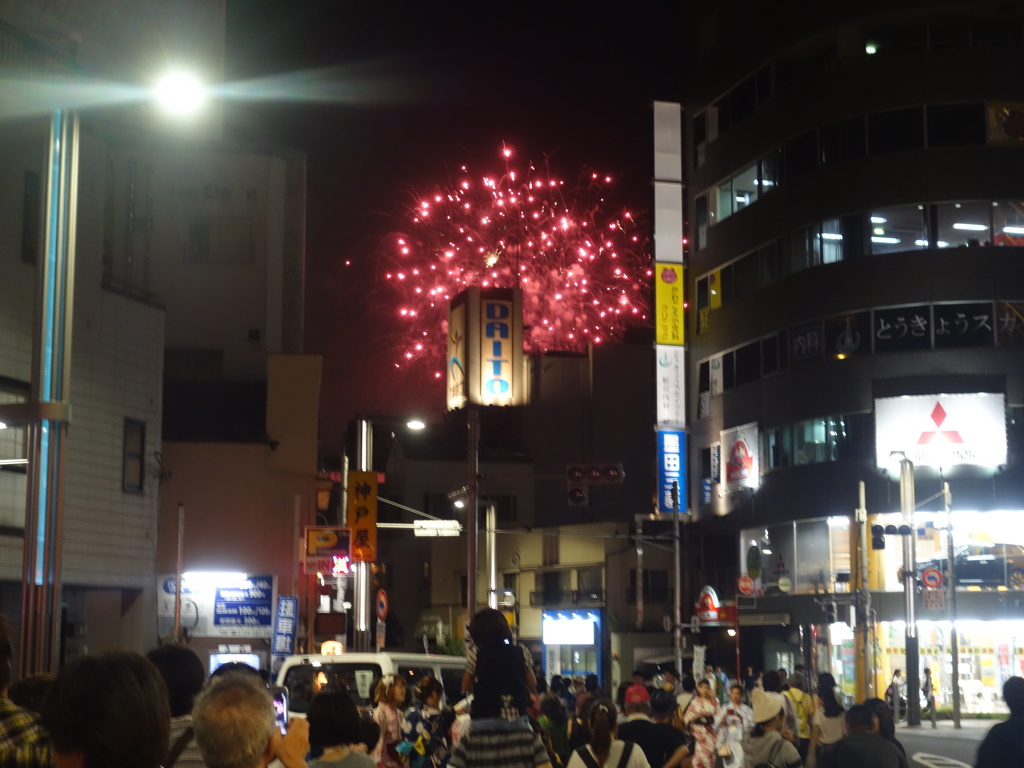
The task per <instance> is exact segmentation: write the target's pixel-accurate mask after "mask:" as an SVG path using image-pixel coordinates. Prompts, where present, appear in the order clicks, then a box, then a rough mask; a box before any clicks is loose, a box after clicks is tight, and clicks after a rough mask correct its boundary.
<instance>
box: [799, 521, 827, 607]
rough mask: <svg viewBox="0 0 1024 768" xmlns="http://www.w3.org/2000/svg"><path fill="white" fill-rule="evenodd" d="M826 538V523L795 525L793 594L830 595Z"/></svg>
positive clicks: (807, 522) (808, 522)
mask: <svg viewBox="0 0 1024 768" xmlns="http://www.w3.org/2000/svg"><path fill="white" fill-rule="evenodd" d="M829 538H830V537H829V524H828V521H827V520H803V521H800V522H797V523H796V563H795V567H796V589H795V591H796V592H798V593H803V594H806V593H808V592H813V593H819V592H820V593H824V592H832V591H833V589H832V587H833V580H832V562H831V547H830V541H829Z"/></svg>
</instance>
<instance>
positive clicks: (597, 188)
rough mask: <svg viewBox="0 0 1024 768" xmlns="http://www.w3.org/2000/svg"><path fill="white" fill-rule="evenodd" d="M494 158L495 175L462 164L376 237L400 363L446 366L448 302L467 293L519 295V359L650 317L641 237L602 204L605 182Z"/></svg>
mask: <svg viewBox="0 0 1024 768" xmlns="http://www.w3.org/2000/svg"><path fill="white" fill-rule="evenodd" d="M501 155H502V160H503V163H504V167H503V168H502V169H501V171H500V172H497V173H490V174H486V173H485V174H482V175H475V174H474V173H473V172H472V171H470V169H469V168H467V167H466V166H462V167H461V168H460V170H459V173H458V175H457V177H456V179H455V180H454V182H453V183H451V184H449V185H448V186H439V187H437V188H436V189H434V190H433V191H432V192H431V193H430V194H414V195H413V197H414V202H413V204H412V205H411V206H410V208H409V209H408V211H407V226H408V228H407V231H406V232H404V233H401V234H399V233H394V234H391V235H389V236H388V237H387V238H386V239H385V242H384V247H383V252H384V253H383V256H384V262H385V264H386V265H387V266H386V270H385V272H386V274H385V278H386V282H385V286H386V287H387V288H389V289H390V295H389V296H388V297H387V298H386V299H385V302H386V304H387V305H388V306H392V307H395V306H396V305H397V308H396V310H395V311H396V312H397V315H398V317H399V319H400V320H401V323H402V325H403V328H404V331H403V337H402V338H403V341H402V342H401V349H400V352H401V356H402V359H401V361H400V362H399V363H396V364H398V365H400V364H403V363H408V362H412V361H416V360H425V361H430V362H431V363H433V362H435V361H436V362H438V363H440V362H442V361H443V360H444V355H445V343H444V342H445V334H444V327H445V322H446V318H447V307H448V302H449V301H450V300H451V299H452V298H454V297H455V296H457V295H458V294H459V293H460V292H461V291H462V290H463V289H465V288H467V287H469V286H480V287H482V288H486V287H496V288H515V287H519V288H521V289H522V292H523V322H524V324H525V330H524V334H523V335H524V344H525V347H526V352H527V353H528V354H542V353H544V352H548V351H552V350H557V351H582V350H584V349H585V348H586V346H587V344H588V343H594V344H600V343H602V342H604V341H608V340H612V339H617V338H621V336H622V334H623V332H624V331H625V329H626V328H629V327H633V326H640V325H645V324H647V323H648V322H649V308H650V288H649V286H650V279H651V274H652V273H651V259H650V256H649V254H648V250H647V246H648V237H647V235H646V233H645V232H644V230H643V228H642V224H641V223H638V222H637V220H636V217H635V216H634V215H633V214H631V213H630V212H629V211H628V210H624V209H621V208H616V209H612V208H611V206H610V205H608V204H607V203H606V200H605V198H606V195H607V194H608V193H609V192H610V191H611V188H612V179H611V177H610V176H606V175H603V174H599V173H595V172H593V171H589V170H586V171H583V172H581V174H580V177H579V178H578V180H577V181H575V182H573V183H566V182H565V181H563V180H561V179H559V178H558V177H557V176H555V175H553V174H552V173H551V172H550V171H549V168H548V165H547V163H544V164H541V165H540V166H539V167H538V166H535V165H533V164H532V163H526V164H525V167H524V168H523V169H522V170H520V169H519V168H517V167H516V164H515V162H514V159H513V153H512V151H511V149H509V148H508V147H502V152H501ZM396 294H397V301H396V300H395V297H396Z"/></svg>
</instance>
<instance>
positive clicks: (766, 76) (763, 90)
mask: <svg viewBox="0 0 1024 768" xmlns="http://www.w3.org/2000/svg"><path fill="white" fill-rule="evenodd" d="M771 95H772V65H771V64H765V65H764V66H763V67H761V68H760V69H759V70H757V105H758V106H761V105H762V104H764V103H765V102H766V101H768V99H769V98H771Z"/></svg>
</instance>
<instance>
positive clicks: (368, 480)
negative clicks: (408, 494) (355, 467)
mask: <svg viewBox="0 0 1024 768" xmlns="http://www.w3.org/2000/svg"><path fill="white" fill-rule="evenodd" d="M346 522H347V523H348V527H349V530H350V531H351V536H352V541H351V546H352V551H351V555H350V558H351V561H352V562H353V563H372V562H375V561H376V560H377V473H376V472H349V473H348V498H347V499H346Z"/></svg>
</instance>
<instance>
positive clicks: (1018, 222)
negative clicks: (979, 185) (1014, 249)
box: [992, 200, 1024, 245]
mask: <svg viewBox="0 0 1024 768" xmlns="http://www.w3.org/2000/svg"><path fill="white" fill-rule="evenodd" d="M992 229H993V233H994V236H993V238H992V242H993V243H995V244H996V245H1024V202H1021V201H1016V200H999V201H998V202H995V203H992Z"/></svg>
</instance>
